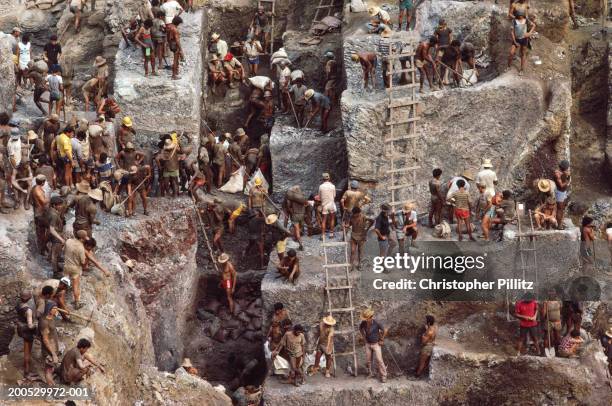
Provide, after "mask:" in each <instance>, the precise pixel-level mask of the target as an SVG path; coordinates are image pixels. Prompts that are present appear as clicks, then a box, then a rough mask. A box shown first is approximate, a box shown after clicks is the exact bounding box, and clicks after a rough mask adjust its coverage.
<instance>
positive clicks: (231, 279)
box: [217, 252, 238, 314]
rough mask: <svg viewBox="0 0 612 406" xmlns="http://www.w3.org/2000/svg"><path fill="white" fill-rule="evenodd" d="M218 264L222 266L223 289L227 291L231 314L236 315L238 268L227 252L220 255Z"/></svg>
mask: <svg viewBox="0 0 612 406" xmlns="http://www.w3.org/2000/svg"><path fill="white" fill-rule="evenodd" d="M217 262H218V263H219V264H220V265H221V288H223V290H225V294H226V296H227V303H228V305H229V310H230V313H231V314H234V291H235V290H236V280H237V279H238V274H237V273H236V268H234V265H232V263H231V262H230V258H229V255H227V254H226V253H225V252H224V253H223V254H221V255H219V258H217Z"/></svg>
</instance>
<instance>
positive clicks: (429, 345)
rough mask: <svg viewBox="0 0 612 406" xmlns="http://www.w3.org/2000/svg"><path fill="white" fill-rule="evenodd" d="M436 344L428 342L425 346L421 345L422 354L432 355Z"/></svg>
mask: <svg viewBox="0 0 612 406" xmlns="http://www.w3.org/2000/svg"><path fill="white" fill-rule="evenodd" d="M433 348H434V344H433V343H427V344H425V345H424V346H423V347H421V355H431V353H432V352H433Z"/></svg>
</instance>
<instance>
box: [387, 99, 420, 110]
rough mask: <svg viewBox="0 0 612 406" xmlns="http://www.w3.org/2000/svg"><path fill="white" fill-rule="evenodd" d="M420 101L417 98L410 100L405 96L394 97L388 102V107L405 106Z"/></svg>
mask: <svg viewBox="0 0 612 406" xmlns="http://www.w3.org/2000/svg"><path fill="white" fill-rule="evenodd" d="M419 103H420V102H419V101H418V100H412V99H409V98H407V97H404V98H401V99H395V100H392V101H391V102H390V103H389V108H390V109H392V108H396V107H405V106H412V105H414V104H419Z"/></svg>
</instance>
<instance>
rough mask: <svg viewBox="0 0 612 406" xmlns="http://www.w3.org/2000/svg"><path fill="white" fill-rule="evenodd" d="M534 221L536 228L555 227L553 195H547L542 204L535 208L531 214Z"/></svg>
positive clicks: (555, 216) (555, 207)
mask: <svg viewBox="0 0 612 406" xmlns="http://www.w3.org/2000/svg"><path fill="white" fill-rule="evenodd" d="M533 217H534V218H535V221H536V225H537V229H538V230H542V229H544V228H547V229H548V228H550V227H555V228H556V227H557V205H556V203H555V199H554V198H553V197H548V198H547V199H546V202H545V203H544V204H541V205H539V206H538V207H537V208H536V209H535V214H534V216H533Z"/></svg>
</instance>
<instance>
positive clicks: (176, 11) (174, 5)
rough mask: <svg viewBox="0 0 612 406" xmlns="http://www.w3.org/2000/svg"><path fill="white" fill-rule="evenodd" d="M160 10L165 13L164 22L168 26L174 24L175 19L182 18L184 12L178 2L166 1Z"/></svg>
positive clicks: (174, 0)
mask: <svg viewBox="0 0 612 406" xmlns="http://www.w3.org/2000/svg"><path fill="white" fill-rule="evenodd" d="M160 9H161V11H163V12H164V22H165V23H166V25H168V24H172V20H173V19H174V17H176V16H180V15H181V13H182V12H183V11H184V10H183V7H181V5H180V4H179V3H178V2H177V1H176V0H166V2H165V3H164V4H162V5H161V7H160Z"/></svg>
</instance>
